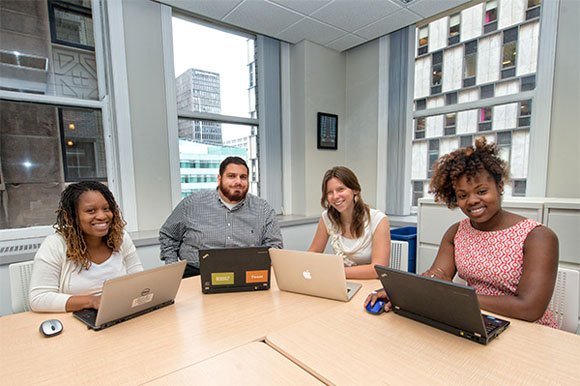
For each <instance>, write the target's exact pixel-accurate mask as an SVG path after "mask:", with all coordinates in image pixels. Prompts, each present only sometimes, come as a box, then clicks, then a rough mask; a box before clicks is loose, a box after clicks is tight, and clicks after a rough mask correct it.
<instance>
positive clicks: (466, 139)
mask: <svg viewBox="0 0 580 386" xmlns="http://www.w3.org/2000/svg"><path fill="white" fill-rule="evenodd" d="M471 145H473V136H472V135H462V136H461V137H459V147H460V148H463V147H467V146H471Z"/></svg>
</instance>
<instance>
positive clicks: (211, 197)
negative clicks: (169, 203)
mask: <svg viewBox="0 0 580 386" xmlns="http://www.w3.org/2000/svg"><path fill="white" fill-rule="evenodd" d="M159 243H160V244H161V260H165V263H166V264H170V263H175V262H176V261H179V260H187V262H188V264H191V265H193V266H194V267H197V268H199V255H198V250H199V249H200V248H226V247H248V246H252V245H253V246H269V247H272V248H282V235H281V234H280V227H279V225H278V221H277V220H276V212H275V211H274V209H273V208H272V206H271V205H270V204H269V203H268V202H267V201H266V200H264V199H262V198H260V197H256V196H254V195H252V194H250V193H248V194H247V195H246V198H245V199H244V200H242V201H241V202H239V203H238V204H236V205H235V206H234V207H233V208H232V209H229V208H228V207H227V206H226V205H224V203H223V202H222V201H221V199H220V196H219V193H218V191H217V189H216V190H211V191H201V192H194V193H192V194H191V195H190V196H188V197H186V198H184V199H183V200H182V201H181V202H180V203H179V205H177V207H176V208H175V209H174V210H173V212H172V213H171V215H170V216H169V217H168V218H167V220H166V221H165V224H163V226H162V227H161V229H160V231H159Z"/></svg>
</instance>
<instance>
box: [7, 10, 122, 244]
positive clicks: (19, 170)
mask: <svg viewBox="0 0 580 386" xmlns="http://www.w3.org/2000/svg"><path fill="white" fill-rule="evenodd" d="M92 16H93V10H92V9H91V1H90V0H70V1H56V0H49V1H44V2H43V1H28V2H25V1H14V2H10V3H7V2H2V3H0V17H1V18H2V20H11V23H2V24H0V34H1V36H2V39H0V69H1V71H0V72H1V74H2V76H1V77H0V127H2V130H0V144H1V146H0V201H1V203H0V229H11V228H30V227H41V226H50V225H52V224H54V222H55V214H54V211H55V209H56V208H57V206H58V202H59V199H60V194H61V192H62V190H63V189H64V188H65V187H66V184H67V183H70V182H76V181H82V180H87V179H90V180H100V181H103V182H107V177H108V176H107V157H106V153H105V141H106V137H105V135H104V132H105V127H104V125H106V124H107V123H106V122H107V121H104V120H103V116H104V114H105V113H106V114H107V115H109V116H110V114H111V113H110V112H109V111H108V109H109V107H108V106H109V105H108V102H103V101H102V100H99V90H98V82H97V72H96V68H97V62H98V61H101V60H102V58H103V57H104V55H102V52H100V51H99V50H98V49H96V46H98V45H96V44H95V34H94V28H95V27H96V26H95V25H93V24H94V23H93V19H92ZM32 24H34V25H36V26H37V27H36V28H32V27H30V28H24V27H23V28H20V29H18V32H15V30H14V28H11V27H10V26H11V25H12V26H14V25H20V26H31V25H32ZM39 42H42V44H40V43H39ZM101 46H102V45H101ZM100 64H103V63H100ZM102 67H103V68H105V69H106V68H107V66H104V65H103V66H102ZM106 91H107V90H101V93H102V95H103V96H105V97H107V99H109V98H108V97H109V96H107V95H106ZM35 232H38V234H41V233H43V231H42V230H34V229H32V232H30V234H34V233H35Z"/></svg>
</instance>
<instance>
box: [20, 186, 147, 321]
mask: <svg viewBox="0 0 580 386" xmlns="http://www.w3.org/2000/svg"><path fill="white" fill-rule="evenodd" d="M56 213H57V220H56V223H55V224H54V228H55V229H56V233H55V234H53V235H50V236H48V237H47V238H46V239H45V240H44V242H43V243H42V245H41V246H40V248H39V250H38V252H37V253H36V256H35V257H34V266H33V270H32V277H31V280H30V307H31V308H32V310H33V311H36V312H64V311H66V312H71V311H78V310H82V309H84V308H95V309H98V308H99V304H100V301H101V291H102V287H103V283H104V281H105V280H107V279H112V278H115V277H119V276H123V275H126V274H129V273H133V272H138V271H142V270H143V266H142V265H141V261H140V260H139V258H138V257H137V253H136V250H135V245H133V242H132V241H131V238H130V237H129V235H128V234H127V233H126V232H124V231H123V228H124V226H125V225H126V223H125V221H124V220H123V218H122V216H121V212H120V210H119V207H118V205H117V203H116V202H115V198H114V197H113V194H112V193H111V191H110V190H109V189H108V188H107V187H106V186H105V185H103V184H102V183H100V182H95V181H83V182H79V183H76V184H72V185H69V186H68V187H67V188H66V189H65V190H64V191H63V192H62V195H61V199H60V203H59V207H58V210H57V212H56Z"/></svg>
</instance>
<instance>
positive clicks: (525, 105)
mask: <svg viewBox="0 0 580 386" xmlns="http://www.w3.org/2000/svg"><path fill="white" fill-rule="evenodd" d="M531 117H532V101H531V100H527V101H523V102H521V103H520V114H519V118H518V127H529V126H530V120H531Z"/></svg>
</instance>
